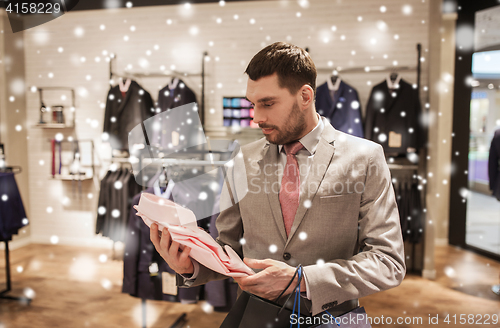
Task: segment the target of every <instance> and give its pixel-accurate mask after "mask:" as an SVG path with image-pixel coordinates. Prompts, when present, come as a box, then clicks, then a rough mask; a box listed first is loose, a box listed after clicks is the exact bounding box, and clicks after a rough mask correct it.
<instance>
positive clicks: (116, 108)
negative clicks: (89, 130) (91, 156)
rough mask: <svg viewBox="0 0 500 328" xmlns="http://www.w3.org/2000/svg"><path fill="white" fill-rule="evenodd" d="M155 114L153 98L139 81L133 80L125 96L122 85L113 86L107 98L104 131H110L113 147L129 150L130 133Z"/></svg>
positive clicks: (110, 140)
mask: <svg viewBox="0 0 500 328" xmlns="http://www.w3.org/2000/svg"><path fill="white" fill-rule="evenodd" d="M154 114H155V109H154V104H153V99H152V98H151V95H150V94H149V92H147V91H146V90H144V89H143V88H142V87H141V86H140V85H139V84H138V83H137V82H135V81H131V83H130V85H129V87H128V90H127V91H126V94H125V97H123V96H122V91H121V90H120V86H119V85H117V86H114V87H112V88H111V89H110V90H109V92H108V97H107V99H106V110H105V114H104V129H103V132H106V133H108V135H109V143H110V145H111V148H113V149H118V150H128V148H129V145H128V134H129V132H130V131H132V129H133V128H134V127H135V126H137V125H138V124H141V123H142V122H144V121H145V120H146V119H148V118H150V117H152V116H153V115H154Z"/></svg>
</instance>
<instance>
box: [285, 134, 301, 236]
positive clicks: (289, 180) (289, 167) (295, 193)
mask: <svg viewBox="0 0 500 328" xmlns="http://www.w3.org/2000/svg"><path fill="white" fill-rule="evenodd" d="M303 147H304V146H302V144H301V143H300V142H298V141H295V142H292V143H289V144H286V145H285V152H286V166H285V170H284V172H283V178H282V180H281V188H280V195H279V199H280V204H281V212H282V213H283V221H284V223H285V230H286V235H287V236H288V235H289V234H290V230H292V225H293V220H294V218H295V213H296V212H297V208H298V207H299V193H300V173H299V165H298V163H297V158H296V157H295V154H297V152H298V151H299V150H300V149H302V148H303Z"/></svg>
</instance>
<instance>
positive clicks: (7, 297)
mask: <svg viewBox="0 0 500 328" xmlns="http://www.w3.org/2000/svg"><path fill="white" fill-rule="evenodd" d="M0 172H12V173H14V174H18V173H21V172H22V169H21V167H20V166H6V167H2V168H0ZM3 242H4V243H5V276H6V284H7V287H6V288H5V289H4V290H2V291H0V299H4V300H11V301H19V302H26V304H27V305H29V304H30V303H31V298H29V297H17V296H10V295H7V293H9V292H10V291H11V290H12V282H11V277H10V256H9V255H10V251H9V241H8V240H3Z"/></svg>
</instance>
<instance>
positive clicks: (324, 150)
mask: <svg viewBox="0 0 500 328" xmlns="http://www.w3.org/2000/svg"><path fill="white" fill-rule="evenodd" d="M322 119H323V123H324V124H325V128H324V130H323V133H322V136H321V139H320V141H319V144H318V147H317V150H316V154H315V156H314V160H313V164H312V167H311V168H310V171H309V174H308V177H307V180H306V182H305V183H304V184H303V185H302V189H301V193H300V203H299V208H298V209H297V213H296V215H295V221H294V223H293V226H292V230H291V232H290V235H289V236H288V238H287V236H286V232H285V226H284V223H283V217H282V213H281V206H280V202H279V198H278V192H279V189H280V188H279V187H280V186H279V185H278V175H277V174H276V172H277V170H278V169H281V168H280V167H279V164H278V163H279V159H278V156H279V154H278V146H277V145H274V144H270V143H269V142H267V140H266V139H265V138H262V139H260V140H258V141H255V142H253V143H250V144H248V145H245V146H243V147H242V148H241V151H240V153H239V154H238V155H237V156H235V158H234V163H233V165H232V166H231V167H230V169H229V170H228V172H227V173H228V174H227V179H226V182H225V184H224V188H223V191H222V195H221V210H222V211H221V213H220V215H219V217H218V218H217V224H216V225H217V229H218V231H219V238H218V242H219V243H220V244H222V245H225V244H228V245H230V246H231V247H232V248H233V249H234V250H235V251H236V252H237V253H238V254H239V255H240V256H241V257H242V258H243V257H248V258H254V259H266V258H270V259H274V260H278V261H283V262H286V263H287V264H289V265H291V266H296V265H298V264H302V265H303V266H304V273H305V278H306V280H307V283H308V288H309V295H310V299H311V300H310V301H307V302H308V304H307V305H308V308H309V310H310V311H311V312H312V314H313V315H315V314H318V313H320V312H322V311H324V310H329V311H330V312H331V313H332V312H335V313H336V314H334V313H332V314H333V315H339V314H341V313H343V312H346V311H349V310H350V309H352V308H353V307H355V306H356V305H357V304H358V300H357V299H358V298H359V297H363V296H367V295H370V294H373V293H376V292H379V291H383V290H387V289H389V288H393V287H396V286H398V285H399V284H400V283H401V281H402V280H403V278H404V276H405V270H406V267H405V261H404V249H403V239H402V234H401V227H400V223H399V214H398V209H397V205H396V200H395V197H394V190H393V186H392V183H391V177H390V172H389V169H388V167H387V164H386V160H385V157H384V153H383V150H382V147H381V146H380V145H379V144H376V143H374V142H372V141H369V140H365V139H361V138H358V137H354V136H351V135H348V134H345V133H343V132H340V131H337V130H335V129H334V128H333V127H332V126H331V124H330V123H328V121H327V120H326V119H324V118H322ZM223 278H225V277H224V276H223V275H220V274H218V273H215V272H213V271H211V270H209V269H207V268H205V267H203V266H202V265H200V271H199V274H198V276H197V278H196V279H195V280H194V281H188V280H186V279H181V277H180V278H179V279H178V283H179V284H180V285H183V284H184V285H186V286H195V285H199V284H204V283H206V282H208V281H210V280H214V279H223Z"/></svg>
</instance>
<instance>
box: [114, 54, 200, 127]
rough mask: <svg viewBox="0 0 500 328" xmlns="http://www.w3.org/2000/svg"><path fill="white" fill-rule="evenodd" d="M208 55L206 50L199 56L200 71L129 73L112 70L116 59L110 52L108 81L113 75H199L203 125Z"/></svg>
mask: <svg viewBox="0 0 500 328" xmlns="http://www.w3.org/2000/svg"><path fill="white" fill-rule="evenodd" d="M207 56H208V52H207V51H204V52H203V54H202V58H201V73H188V72H181V71H177V70H171V71H166V72H153V73H141V72H130V73H122V74H119V73H116V72H114V71H113V61H114V60H116V55H115V54H111V56H110V60H109V80H110V83H111V81H112V80H113V77H122V78H129V79H135V78H139V79H140V78H165V77H189V76H201V111H200V112H199V115H200V121H201V125H202V126H205V76H206V74H205V58H206V57H207Z"/></svg>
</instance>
